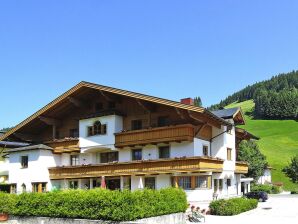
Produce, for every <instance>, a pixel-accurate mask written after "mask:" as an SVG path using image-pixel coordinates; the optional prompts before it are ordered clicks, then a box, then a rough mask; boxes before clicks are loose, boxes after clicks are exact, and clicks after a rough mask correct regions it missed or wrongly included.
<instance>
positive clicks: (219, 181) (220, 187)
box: [218, 179, 223, 190]
mask: <svg viewBox="0 0 298 224" xmlns="http://www.w3.org/2000/svg"><path fill="white" fill-rule="evenodd" d="M218 186H219V190H222V188H223V180H222V179H219V180H218Z"/></svg>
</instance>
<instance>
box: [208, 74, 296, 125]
mask: <svg viewBox="0 0 298 224" xmlns="http://www.w3.org/2000/svg"><path fill="white" fill-rule="evenodd" d="M251 99H253V100H254V102H255V110H254V116H255V117H257V118H264V119H297V118H298V71H292V72H289V73H283V74H279V75H277V76H273V77H272V78H271V79H269V80H266V81H262V82H257V83H255V84H253V85H249V86H247V87H245V88H244V89H242V90H240V91H238V92H236V93H234V94H232V95H230V96H228V97H227V98H226V99H224V100H222V101H220V103H219V104H215V105H212V106H211V107H210V108H209V109H210V110H218V109H220V108H223V107H225V106H227V105H229V104H231V103H234V102H243V101H246V100H251Z"/></svg>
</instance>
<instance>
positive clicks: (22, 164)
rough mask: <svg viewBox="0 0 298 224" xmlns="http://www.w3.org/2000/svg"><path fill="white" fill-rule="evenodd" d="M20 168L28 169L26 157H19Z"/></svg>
mask: <svg viewBox="0 0 298 224" xmlns="http://www.w3.org/2000/svg"><path fill="white" fill-rule="evenodd" d="M21 167H22V168H23V169H24V168H28V156H21Z"/></svg>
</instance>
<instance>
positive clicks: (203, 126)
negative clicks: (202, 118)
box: [195, 122, 208, 136]
mask: <svg viewBox="0 0 298 224" xmlns="http://www.w3.org/2000/svg"><path fill="white" fill-rule="evenodd" d="M207 125H208V124H207V122H206V123H205V124H203V125H202V126H201V127H200V128H199V129H198V130H197V131H196V133H195V136H197V135H198V134H200V133H201V131H202V130H203V129H204V128H205V127H206V126H207Z"/></svg>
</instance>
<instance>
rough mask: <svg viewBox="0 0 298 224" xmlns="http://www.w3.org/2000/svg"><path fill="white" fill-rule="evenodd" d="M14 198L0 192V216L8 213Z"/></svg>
mask: <svg viewBox="0 0 298 224" xmlns="http://www.w3.org/2000/svg"><path fill="white" fill-rule="evenodd" d="M13 199H14V196H11V195H10V194H7V193H3V192H0V214H3V213H9V212H10V210H11V208H12V205H13Z"/></svg>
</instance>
